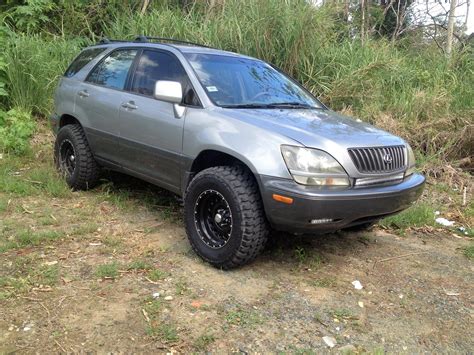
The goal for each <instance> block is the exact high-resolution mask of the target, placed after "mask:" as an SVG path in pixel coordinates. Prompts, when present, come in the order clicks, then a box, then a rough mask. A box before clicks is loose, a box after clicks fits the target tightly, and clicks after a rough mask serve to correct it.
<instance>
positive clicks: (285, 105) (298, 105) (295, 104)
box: [267, 102, 318, 109]
mask: <svg viewBox="0 0 474 355" xmlns="http://www.w3.org/2000/svg"><path fill="white" fill-rule="evenodd" d="M267 106H268V107H275V108H308V109H311V108H318V107H315V106H311V105H308V104H304V103H302V102H274V103H271V104H267Z"/></svg>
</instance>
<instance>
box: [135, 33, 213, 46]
mask: <svg viewBox="0 0 474 355" xmlns="http://www.w3.org/2000/svg"><path fill="white" fill-rule="evenodd" d="M134 42H144V43H147V42H171V43H176V44H185V45H188V46H198V47H205V48H211V47H209V46H206V45H204V44H200V43H195V42H189V41H183V40H180V39H174V38H167V37H150V36H137V37H136V38H135V41H134Z"/></svg>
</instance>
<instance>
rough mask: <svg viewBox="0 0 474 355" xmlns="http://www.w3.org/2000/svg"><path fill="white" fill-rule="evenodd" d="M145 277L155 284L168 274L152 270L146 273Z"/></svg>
mask: <svg viewBox="0 0 474 355" xmlns="http://www.w3.org/2000/svg"><path fill="white" fill-rule="evenodd" d="M147 276H148V278H149V279H150V280H151V281H155V282H156V281H159V280H162V279H164V278H165V277H166V276H168V273H167V272H164V271H161V270H159V269H153V270H151V271H149V272H148V275H147Z"/></svg>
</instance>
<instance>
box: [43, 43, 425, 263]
mask: <svg viewBox="0 0 474 355" xmlns="http://www.w3.org/2000/svg"><path fill="white" fill-rule="evenodd" d="M51 121H52V125H53V128H54V131H55V132H56V134H57V137H56V143H55V161H56V164H57V167H58V169H59V170H60V172H61V173H62V174H64V176H65V178H66V180H67V183H68V184H69V185H70V186H71V187H72V188H73V189H88V188H91V187H93V186H94V185H95V184H96V183H97V181H98V177H99V172H100V168H106V169H112V170H117V171H121V172H124V173H127V174H130V175H133V176H136V177H138V178H141V179H143V180H146V181H149V182H151V183H153V184H156V185H158V186H161V187H163V188H165V189H167V190H170V191H172V192H174V193H176V194H178V195H179V196H182V197H183V198H184V206H185V207H184V211H185V224H186V232H187V235H188V238H189V241H190V243H191V245H192V247H193V249H194V250H195V251H196V253H197V254H199V255H200V256H201V257H202V258H203V259H204V260H206V261H208V262H210V263H211V264H213V265H215V266H217V267H220V268H224V269H229V268H232V267H236V266H239V265H242V264H244V263H247V262H249V261H251V260H252V259H254V258H255V257H256V256H257V255H258V254H259V252H260V251H261V250H262V249H263V248H264V245H265V242H266V240H267V238H268V235H269V231H270V230H271V229H272V228H273V229H277V230H284V231H290V232H293V233H318V232H319V233H320V232H328V231H335V230H340V229H346V228H366V227H368V226H370V225H371V224H372V223H374V222H375V221H377V220H379V219H380V218H383V217H385V216H388V215H390V214H393V213H397V212H399V211H401V210H403V209H405V208H407V207H408V206H410V204H411V203H412V202H413V201H415V200H416V199H417V198H418V197H419V195H420V194H421V192H422V190H423V185H424V181H425V179H424V177H423V176H422V175H419V174H417V173H416V172H415V157H414V155H413V151H412V149H411V148H410V146H409V145H408V144H407V143H406V142H405V141H404V140H402V139H401V138H399V137H397V136H394V135H392V134H389V133H387V132H384V131H382V130H380V129H377V128H375V127H373V126H370V125H368V124H366V123H363V122H361V121H360V120H353V119H350V118H348V117H344V116H341V115H339V114H337V113H335V112H333V111H331V110H330V109H328V108H327V107H325V106H324V105H323V104H322V103H321V102H319V101H318V100H317V99H316V98H315V97H313V96H312V95H311V94H310V93H309V92H308V91H307V90H305V89H304V88H303V87H302V86H301V85H299V84H298V83H297V82H296V81H295V80H293V79H292V78H290V77H288V76H287V75H286V74H285V73H283V72H281V71H280V70H279V69H277V68H275V67H274V66H272V65H271V64H268V63H265V62H263V61H261V60H258V59H255V58H250V57H247V56H244V55H240V54H236V53H230V52H225V51H222V50H217V49H212V48H208V47H205V46H200V45H197V44H192V43H188V42H183V41H176V40H169V39H162V38H151V37H138V38H137V39H136V40H135V41H109V40H103V41H101V42H100V43H99V44H97V45H94V46H91V47H88V48H86V49H85V50H83V51H82V52H81V53H80V54H79V56H78V57H77V58H76V59H75V60H74V61H73V62H72V64H71V65H70V66H69V68H68V69H67V70H66V72H65V74H64V76H63V78H62V79H61V81H60V83H59V87H58V89H57V91H56V96H55V111H54V114H53V115H52V117H51Z"/></svg>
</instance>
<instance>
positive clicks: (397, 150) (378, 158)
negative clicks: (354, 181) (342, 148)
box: [348, 145, 406, 174]
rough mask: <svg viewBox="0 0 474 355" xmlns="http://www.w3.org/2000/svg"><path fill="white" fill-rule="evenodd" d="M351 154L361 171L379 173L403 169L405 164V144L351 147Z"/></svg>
mask: <svg viewBox="0 0 474 355" xmlns="http://www.w3.org/2000/svg"><path fill="white" fill-rule="evenodd" d="M348 151H349V155H350V156H351V159H352V161H353V162H354V164H355V166H356V168H357V170H359V171H360V172H361V173H369V174H377V173H389V172H394V171H399V170H402V169H403V168H404V167H405V166H406V163H405V159H406V158H405V146H403V145H396V146H391V147H372V148H349V149H348Z"/></svg>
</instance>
